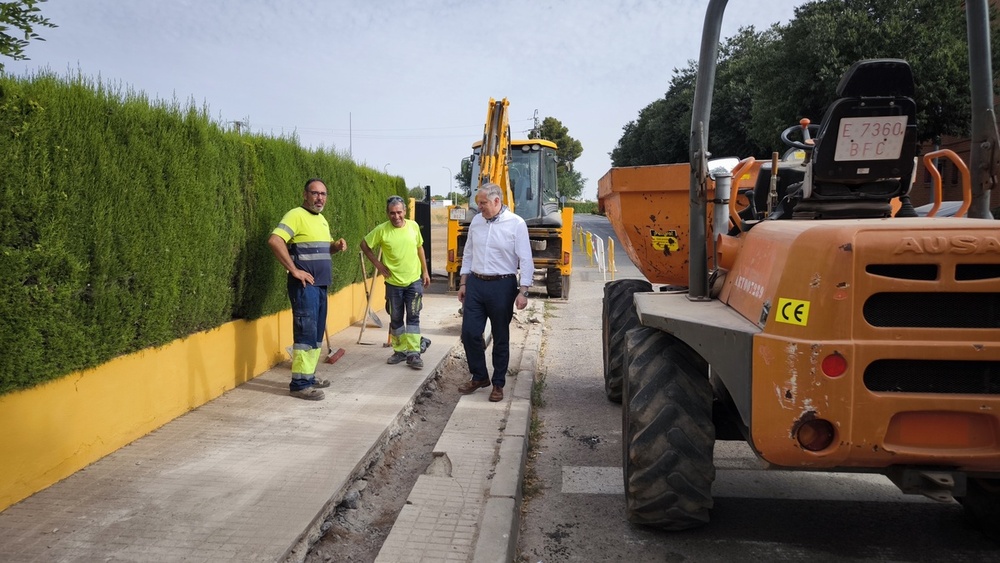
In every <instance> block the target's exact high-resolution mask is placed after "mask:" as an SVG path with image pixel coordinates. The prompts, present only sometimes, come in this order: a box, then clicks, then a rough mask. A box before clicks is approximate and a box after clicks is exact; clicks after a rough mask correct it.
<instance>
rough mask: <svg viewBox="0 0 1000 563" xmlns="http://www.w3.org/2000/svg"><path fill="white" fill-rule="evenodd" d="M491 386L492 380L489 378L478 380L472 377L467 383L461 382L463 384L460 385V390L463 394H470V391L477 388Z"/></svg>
mask: <svg viewBox="0 0 1000 563" xmlns="http://www.w3.org/2000/svg"><path fill="white" fill-rule="evenodd" d="M489 386H490V380H489V379H484V380H482V381H476V380H475V379H470V380H468V381H466V382H465V383H463V384H461V385H459V386H458V392H459V393H461V394H463V395H468V394H469V393H472V392H473V391H475V390H476V389H480V388H483V387H489Z"/></svg>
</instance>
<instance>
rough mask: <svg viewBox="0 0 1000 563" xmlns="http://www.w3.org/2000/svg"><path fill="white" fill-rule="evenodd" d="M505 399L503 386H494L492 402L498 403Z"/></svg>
mask: <svg viewBox="0 0 1000 563" xmlns="http://www.w3.org/2000/svg"><path fill="white" fill-rule="evenodd" d="M502 400H503V387H497V386H496V385H494V386H493V391H492V392H491V393H490V402H491V403H496V402H499V401H502Z"/></svg>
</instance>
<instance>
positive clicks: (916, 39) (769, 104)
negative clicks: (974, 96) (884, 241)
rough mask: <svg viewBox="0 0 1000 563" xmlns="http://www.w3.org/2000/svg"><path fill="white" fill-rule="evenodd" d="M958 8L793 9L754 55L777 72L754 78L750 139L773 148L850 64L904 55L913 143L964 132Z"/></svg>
mask: <svg viewBox="0 0 1000 563" xmlns="http://www.w3.org/2000/svg"><path fill="white" fill-rule="evenodd" d="M961 5H962V2H961V1H960V0H951V1H947V2H942V1H941V0H821V1H815V2H810V3H808V4H805V5H803V6H801V7H799V8H797V9H796V11H795V18H794V19H793V20H791V21H790V22H789V23H788V25H787V26H784V27H783V28H781V33H780V36H781V37H780V41H778V42H776V43H774V44H773V45H772V46H771V48H769V49H766V50H764V51H762V52H761V53H760V55H761V59H762V60H761V64H762V65H763V66H762V67H761V68H767V67H769V68H773V69H780V72H777V71H775V72H768V73H762V74H759V75H758V78H759V83H758V86H757V87H756V88H755V92H754V93H755V101H754V113H753V121H752V124H751V126H750V134H751V136H752V137H753V138H754V139H756V140H757V142H760V143H766V144H771V145H774V144H776V143H778V141H777V132H780V131H781V129H783V128H785V127H789V126H791V125H793V124H795V123H797V122H798V120H799V119H800V118H802V117H808V118H810V119H812V120H813V122H816V123H818V122H819V120H820V119H821V118H822V116H823V112H824V111H825V109H826V106H827V105H828V104H829V103H830V102H832V101H833V99H834V97H835V91H836V87H837V83H838V82H839V81H840V78H841V76H842V75H843V74H844V72H845V71H846V70H847V69H848V68H849V67H850V66H851V64H853V63H854V62H855V61H858V60H861V59H871V58H882V57H888V58H900V59H905V60H907V61H908V62H909V63H910V66H911V67H912V69H913V75H914V81H915V82H916V93H915V96H914V100H915V101H916V103H917V137H918V140H921V141H924V140H930V139H933V138H934V137H935V136H937V135H941V134H952V135H964V134H966V133H967V128H968V123H969V120H970V106H969V103H970V102H969V74H968V47H967V42H966V37H965V13H964V10H962V9H961ZM994 33H996V32H995V31H994ZM995 44H996V40H995V38H994V45H995ZM994 59H996V57H995V56H994ZM995 65H996V62H995V61H994V68H996V66H995Z"/></svg>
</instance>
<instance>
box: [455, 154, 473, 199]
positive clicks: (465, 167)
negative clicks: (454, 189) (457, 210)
mask: <svg viewBox="0 0 1000 563" xmlns="http://www.w3.org/2000/svg"><path fill="white" fill-rule="evenodd" d="M455 179H456V180H458V187H459V188H461V189H462V190H463V191H464V193H465V194H466V196H468V195H469V194H470V193H471V190H472V160H470V159H469V158H468V157H466V158H463V159H462V166H461V168H460V169H459V171H458V174H455Z"/></svg>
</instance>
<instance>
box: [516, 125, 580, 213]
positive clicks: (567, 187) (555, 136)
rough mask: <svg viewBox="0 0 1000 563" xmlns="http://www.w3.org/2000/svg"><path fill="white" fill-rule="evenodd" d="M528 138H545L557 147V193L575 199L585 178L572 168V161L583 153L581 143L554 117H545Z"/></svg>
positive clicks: (578, 195)
mask: <svg viewBox="0 0 1000 563" xmlns="http://www.w3.org/2000/svg"><path fill="white" fill-rule="evenodd" d="M528 138H529V139H545V140H546V141H552V142H553V143H555V144H556V146H558V147H559V148H558V149H556V155H557V156H558V157H559V166H558V168H557V174H558V182H559V193H560V195H563V196H566V198H567V199H575V198H578V197H580V194H582V193H583V185H584V183H586V181H587V179H586V178H584V177H582V176H581V175H580V173H579V172H576V171H575V170H573V162H574V161H576V159H577V158H580V155H581V154H583V144H582V143H580V141H578V140H576V139H574V138H573V137H571V136H570V135H569V128H567V127H566V126H565V125H563V124H562V122H561V121H559V120H558V119H556V118H554V117H546V118H545V119H543V120H542V123H541V125H540V126H539V127H537V128H534V129H532V130H531V132H530V133H528Z"/></svg>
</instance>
